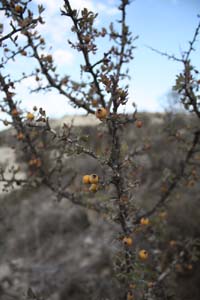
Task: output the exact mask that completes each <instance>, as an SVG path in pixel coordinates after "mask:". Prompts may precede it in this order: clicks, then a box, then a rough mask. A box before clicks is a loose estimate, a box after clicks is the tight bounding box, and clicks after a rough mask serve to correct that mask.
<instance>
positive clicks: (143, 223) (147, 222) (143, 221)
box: [140, 218, 150, 225]
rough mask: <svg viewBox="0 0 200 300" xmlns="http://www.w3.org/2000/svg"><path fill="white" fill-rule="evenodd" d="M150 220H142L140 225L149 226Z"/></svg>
mask: <svg viewBox="0 0 200 300" xmlns="http://www.w3.org/2000/svg"><path fill="white" fill-rule="evenodd" d="M149 223H150V222H149V219H148V218H141V220H140V224H141V225H149Z"/></svg>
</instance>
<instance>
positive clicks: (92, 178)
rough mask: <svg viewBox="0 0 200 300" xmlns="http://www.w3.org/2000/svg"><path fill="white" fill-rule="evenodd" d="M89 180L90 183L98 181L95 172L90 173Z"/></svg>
mask: <svg viewBox="0 0 200 300" xmlns="http://www.w3.org/2000/svg"><path fill="white" fill-rule="evenodd" d="M89 180H90V183H98V182H99V177H98V176H97V175H96V174H91V175H90V179H89Z"/></svg>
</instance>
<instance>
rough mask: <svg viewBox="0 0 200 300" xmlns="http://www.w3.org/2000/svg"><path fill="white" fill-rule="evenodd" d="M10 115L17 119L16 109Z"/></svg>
mask: <svg viewBox="0 0 200 300" xmlns="http://www.w3.org/2000/svg"><path fill="white" fill-rule="evenodd" d="M11 114H12V116H13V117H17V116H18V115H19V112H18V110H17V109H16V108H14V109H13V110H12V112H11Z"/></svg>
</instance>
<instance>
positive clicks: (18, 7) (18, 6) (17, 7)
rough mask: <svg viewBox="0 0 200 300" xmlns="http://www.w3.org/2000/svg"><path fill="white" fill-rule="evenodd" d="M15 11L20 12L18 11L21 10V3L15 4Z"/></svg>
mask: <svg viewBox="0 0 200 300" xmlns="http://www.w3.org/2000/svg"><path fill="white" fill-rule="evenodd" d="M15 11H16V12H17V13H19V14H20V13H22V12H23V7H22V6H21V5H16V6H15Z"/></svg>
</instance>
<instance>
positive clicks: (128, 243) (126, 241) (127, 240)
mask: <svg viewBox="0 0 200 300" xmlns="http://www.w3.org/2000/svg"><path fill="white" fill-rule="evenodd" d="M122 241H123V243H124V245H126V246H131V245H132V244H133V239H132V238H131V237H127V236H125V237H124V238H123V240H122Z"/></svg>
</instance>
